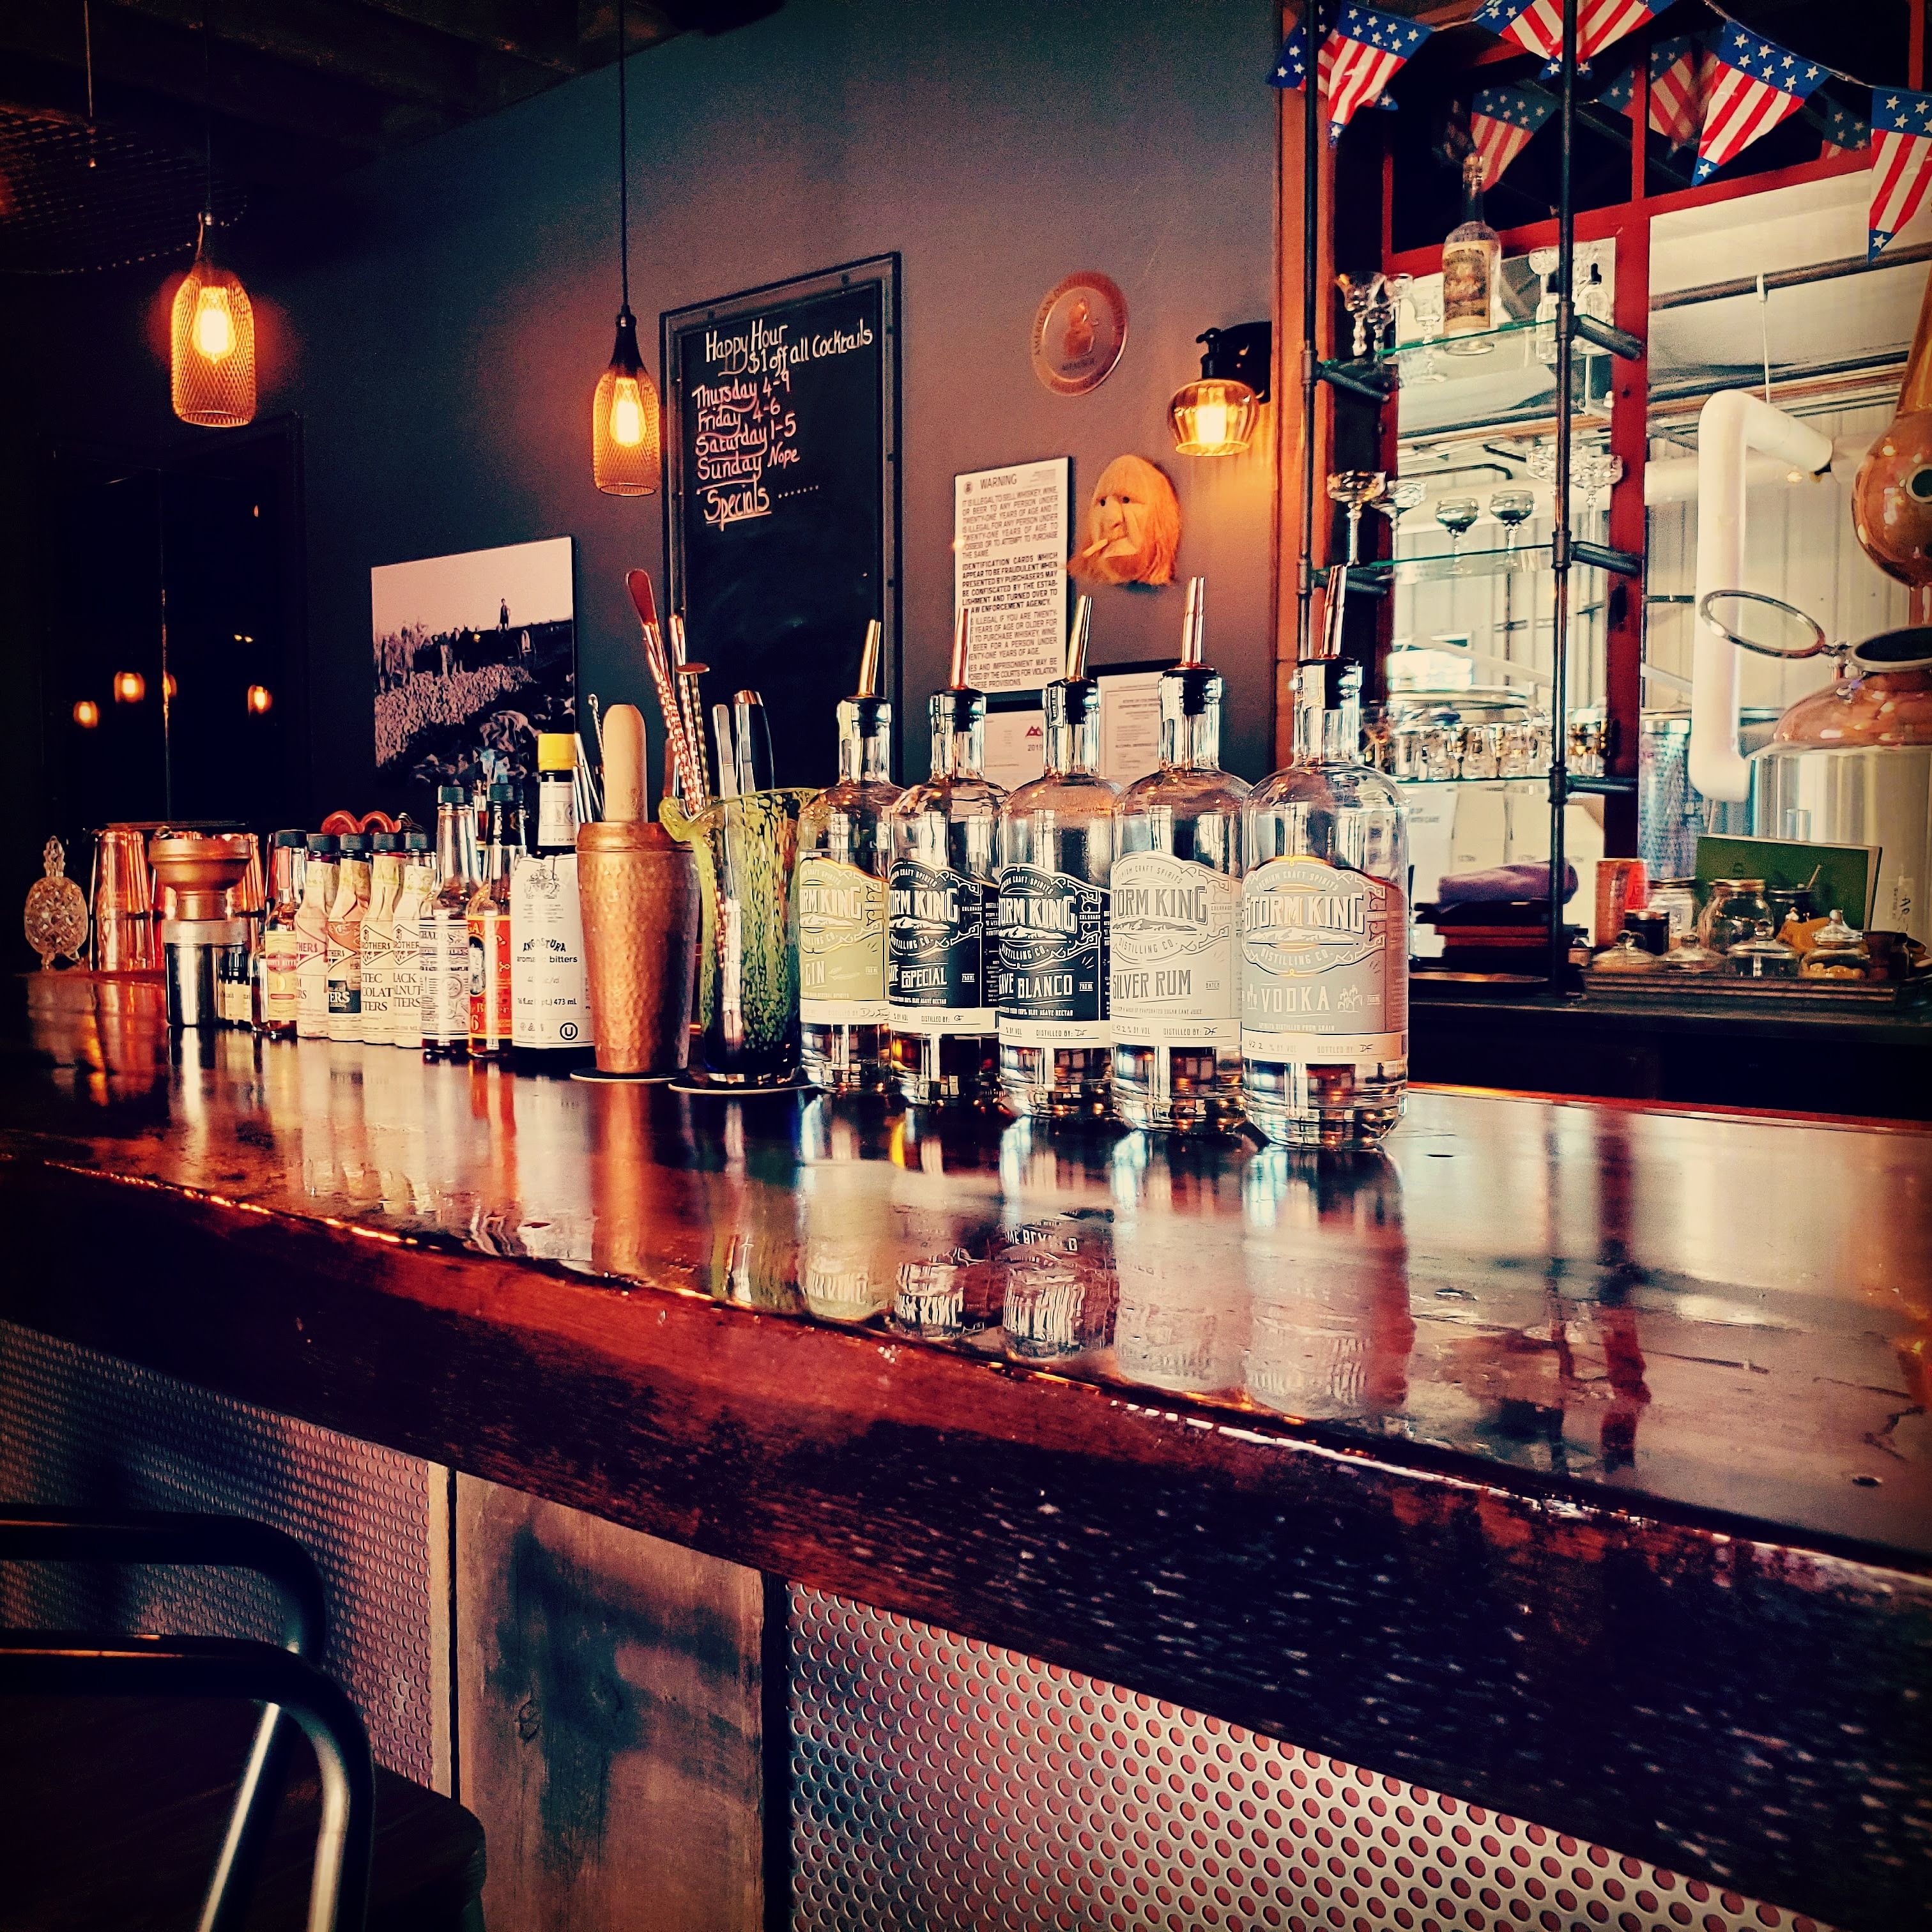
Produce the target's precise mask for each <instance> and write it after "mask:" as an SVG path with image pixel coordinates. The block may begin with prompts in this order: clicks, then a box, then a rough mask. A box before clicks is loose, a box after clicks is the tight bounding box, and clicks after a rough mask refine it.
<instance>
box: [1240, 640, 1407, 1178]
mask: <svg viewBox="0 0 1932 1932" xmlns="http://www.w3.org/2000/svg"><path fill="white" fill-rule="evenodd" d="M1361 678H1362V673H1361V667H1359V666H1358V665H1355V664H1345V663H1343V661H1341V660H1340V659H1339V658H1323V659H1319V660H1317V661H1315V662H1313V663H1311V664H1304V665H1302V666H1301V669H1300V670H1298V672H1297V673H1295V762H1294V763H1292V764H1291V765H1289V766H1287V768H1286V769H1284V770H1282V771H1279V772H1276V773H1275V774H1274V776H1273V777H1272V778H1268V779H1266V780H1265V781H1263V782H1262V784H1259V785H1258V786H1256V788H1255V790H1253V792H1252V793H1250V794H1249V797H1248V802H1247V807H1246V808H1245V810H1244V813H1243V815H1242V828H1241V830H1242V843H1243V847H1244V850H1245V853H1246V856H1247V875H1246V877H1244V880H1243V881H1242V892H1241V1056H1242V1061H1243V1070H1242V1078H1243V1084H1244V1087H1245V1089H1246V1097H1247V1114H1248V1119H1249V1120H1250V1122H1251V1123H1252V1124H1253V1125H1254V1126H1255V1127H1256V1128H1258V1129H1259V1130H1260V1131H1261V1132H1262V1133H1263V1134H1265V1135H1266V1136H1268V1139H1270V1140H1271V1141H1276V1142H1281V1143H1283V1144H1284V1145H1290V1146H1298V1147H1318V1148H1333V1149H1360V1148H1371V1147H1373V1146H1375V1145H1376V1144H1377V1143H1378V1142H1380V1141H1381V1140H1382V1138H1383V1137H1384V1136H1385V1135H1386V1134H1387V1133H1388V1131H1389V1130H1390V1129H1391V1127H1394V1125H1395V1124H1396V1122H1397V1121H1399V1120H1400V1118H1402V1110H1403V1094H1404V1093H1405V1091H1406V1089H1407V1087H1408V1085H1409V832H1408V820H1409V814H1408V813H1407V812H1406V811H1405V810H1404V809H1403V805H1402V802H1401V799H1400V794H1399V793H1398V792H1397V790H1396V787H1395V786H1394V784H1391V782H1390V781H1389V780H1388V779H1387V778H1385V777H1383V775H1382V773H1381V772H1378V771H1374V770H1372V769H1370V767H1369V766H1367V765H1364V763H1362V762H1361V749H1360V746H1361Z"/></svg>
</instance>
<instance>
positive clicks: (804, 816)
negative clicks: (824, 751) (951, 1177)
mask: <svg viewBox="0 0 1932 1932" xmlns="http://www.w3.org/2000/svg"><path fill="white" fill-rule="evenodd" d="M879 646H880V628H879V625H878V623H877V620H876V619H874V622H872V623H871V624H870V625H868V626H867V628H866V631H865V649H864V651H863V652H862V655H861V657H860V660H859V688H858V689H857V690H856V691H855V692H854V693H853V695H852V696H851V697H848V698H846V699H844V700H842V701H841V703H840V705H839V706H838V783H837V784H835V785H832V786H831V787H829V789H827V790H824V791H822V792H820V793H819V794H818V796H817V797H816V798H814V799H808V801H807V802H806V803H805V808H804V809H803V810H802V811H801V812H800V813H799V820H798V871H797V877H796V889H795V890H794V892H793V895H792V905H793V916H794V918H795V919H796V921H797V926H798V932H797V938H798V1017H799V1064H800V1065H801V1066H802V1067H803V1069H804V1070H805V1078H806V1079H808V1080H809V1081H810V1082H811V1084H812V1085H814V1087H823V1088H825V1089H826V1091H828V1092H830V1093H834V1094H854V1093H874V1092H879V1091H883V1089H884V1088H886V1086H887V1085H889V1083H890V1080H891V1067H890V1066H889V1063H888V1061H887V1059H886V1018H887V1010H886V869H887V868H888V867H889V865H890V863H891V861H892V847H891V835H890V833H889V830H888V829H887V826H886V814H887V813H888V812H889V811H890V810H891V809H892V805H893V803H894V802H895V800H896V799H898V795H899V791H898V786H896V785H895V784H893V783H892V778H891V776H890V770H891V760H892V706H891V705H890V704H889V703H887V702H886V700H885V699H883V698H882V697H880V696H879V694H878V687H879Z"/></svg>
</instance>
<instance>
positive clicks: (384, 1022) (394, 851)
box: [362, 832, 403, 1046]
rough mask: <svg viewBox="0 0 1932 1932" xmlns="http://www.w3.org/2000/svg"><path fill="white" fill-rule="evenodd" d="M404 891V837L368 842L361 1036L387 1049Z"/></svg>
mask: <svg viewBox="0 0 1932 1932" xmlns="http://www.w3.org/2000/svg"><path fill="white" fill-rule="evenodd" d="M402 889H403V835H402V834H401V832H377V833H376V834H375V835H374V836H373V837H372V838H371V839H370V841H369V910H368V911H367V912H365V913H364V914H363V915H362V1037H363V1039H364V1040H365V1041H367V1042H368V1044H369V1045H370V1046H388V1045H389V1040H390V1022H391V1019H392V1013H393V1011H394V1007H395V982H396V901H397V900H398V898H399V897H401V893H402Z"/></svg>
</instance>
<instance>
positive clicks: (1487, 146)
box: [1469, 87, 1556, 188]
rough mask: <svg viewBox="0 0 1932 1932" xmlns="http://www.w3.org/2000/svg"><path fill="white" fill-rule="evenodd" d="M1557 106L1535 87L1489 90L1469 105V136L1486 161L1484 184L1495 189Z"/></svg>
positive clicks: (1491, 88) (1486, 89) (1484, 91)
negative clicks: (1505, 172)
mask: <svg viewBox="0 0 1932 1932" xmlns="http://www.w3.org/2000/svg"><path fill="white" fill-rule="evenodd" d="M1555 109H1556V102H1555V101H1553V99H1551V98H1550V96H1549V95H1547V94H1545V93H1544V92H1543V91H1542V90H1541V89H1540V88H1534V87H1486V88H1484V89H1482V91H1481V92H1480V93H1478V95H1476V96H1475V98H1474V99H1473V100H1472V101H1471V102H1470V103H1469V136H1470V138H1471V139H1472V140H1473V141H1474V142H1475V144H1476V151H1477V153H1478V154H1481V156H1482V157H1483V185H1484V187H1486V188H1489V187H1495V186H1496V183H1497V181H1499V180H1500V179H1501V178H1502V172H1503V170H1504V169H1505V168H1506V167H1508V166H1509V164H1510V163H1511V162H1512V161H1513V160H1515V159H1516V157H1517V155H1519V154H1521V153H1522V152H1523V149H1524V148H1526V146H1527V145H1529V137H1530V136H1531V135H1532V134H1534V133H1535V132H1536V130H1538V128H1539V127H1541V126H1542V125H1543V124H1544V121H1547V120H1548V119H1549V118H1550V115H1551V114H1552V113H1553V112H1554V111H1555Z"/></svg>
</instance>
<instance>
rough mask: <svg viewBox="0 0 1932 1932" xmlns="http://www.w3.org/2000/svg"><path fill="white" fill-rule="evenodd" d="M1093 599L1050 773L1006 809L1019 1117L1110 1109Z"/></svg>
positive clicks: (1002, 1010)
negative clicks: (1091, 665) (1089, 664)
mask: <svg viewBox="0 0 1932 1932" xmlns="http://www.w3.org/2000/svg"><path fill="white" fill-rule="evenodd" d="M1091 617H1092V606H1091V604H1090V602H1089V601H1088V599H1087V598H1085V597H1083V598H1081V600H1080V601H1079V604H1078V605H1077V606H1076V609H1075V612H1074V618H1073V636H1072V637H1071V639H1070V641H1069V643H1068V645H1067V676H1065V677H1064V678H1061V679H1057V680H1055V682H1053V683H1052V684H1049V685H1048V686H1047V687H1046V694H1045V695H1046V771H1045V772H1044V773H1043V775H1041V776H1040V777H1039V778H1035V779H1034V781H1033V782H1032V783H1031V784H1024V785H1022V786H1021V787H1019V790H1016V791H1015V792H1013V793H1010V794H1009V795H1008V797H1007V802H1006V803H1005V804H1004V805H1002V806H1001V808H1000V897H999V917H998V932H999V953H1000V959H999V990H998V1002H997V1004H998V1008H999V1035H1000V1090H1001V1094H1002V1095H1003V1096H1004V1099H1005V1100H1006V1103H1007V1106H1009V1107H1010V1108H1011V1109H1013V1112H1016V1113H1017V1114H1023V1115H1031V1116H1037V1117H1041V1118H1052V1119H1071V1118H1076V1117H1078V1116H1080V1115H1103V1114H1105V1113H1106V1111H1107V1105H1108V1090H1109V1084H1110V1083H1109V1077H1108V1076H1109V1061H1110V1058H1111V1057H1112V1055H1111V1049H1112V1040H1111V1039H1110V1037H1109V1033H1108V1025H1107V938H1108V935H1107V920H1108V901H1107V891H1108V883H1109V875H1110V874H1111V873H1112V870H1113V862H1114V806H1115V801H1116V800H1117V799H1118V797H1119V796H1120V794H1119V793H1118V791H1117V790H1115V787H1113V786H1112V785H1111V784H1109V783H1108V782H1107V781H1106V779H1105V778H1103V777H1101V775H1100V772H1099V770H1098V769H1097V767H1098V766H1099V763H1100V687H1099V685H1097V684H1096V683H1095V682H1094V680H1093V679H1091V678H1089V677H1088V676H1085V670H1086V661H1087V632H1088V625H1089V623H1090V622H1091Z"/></svg>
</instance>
